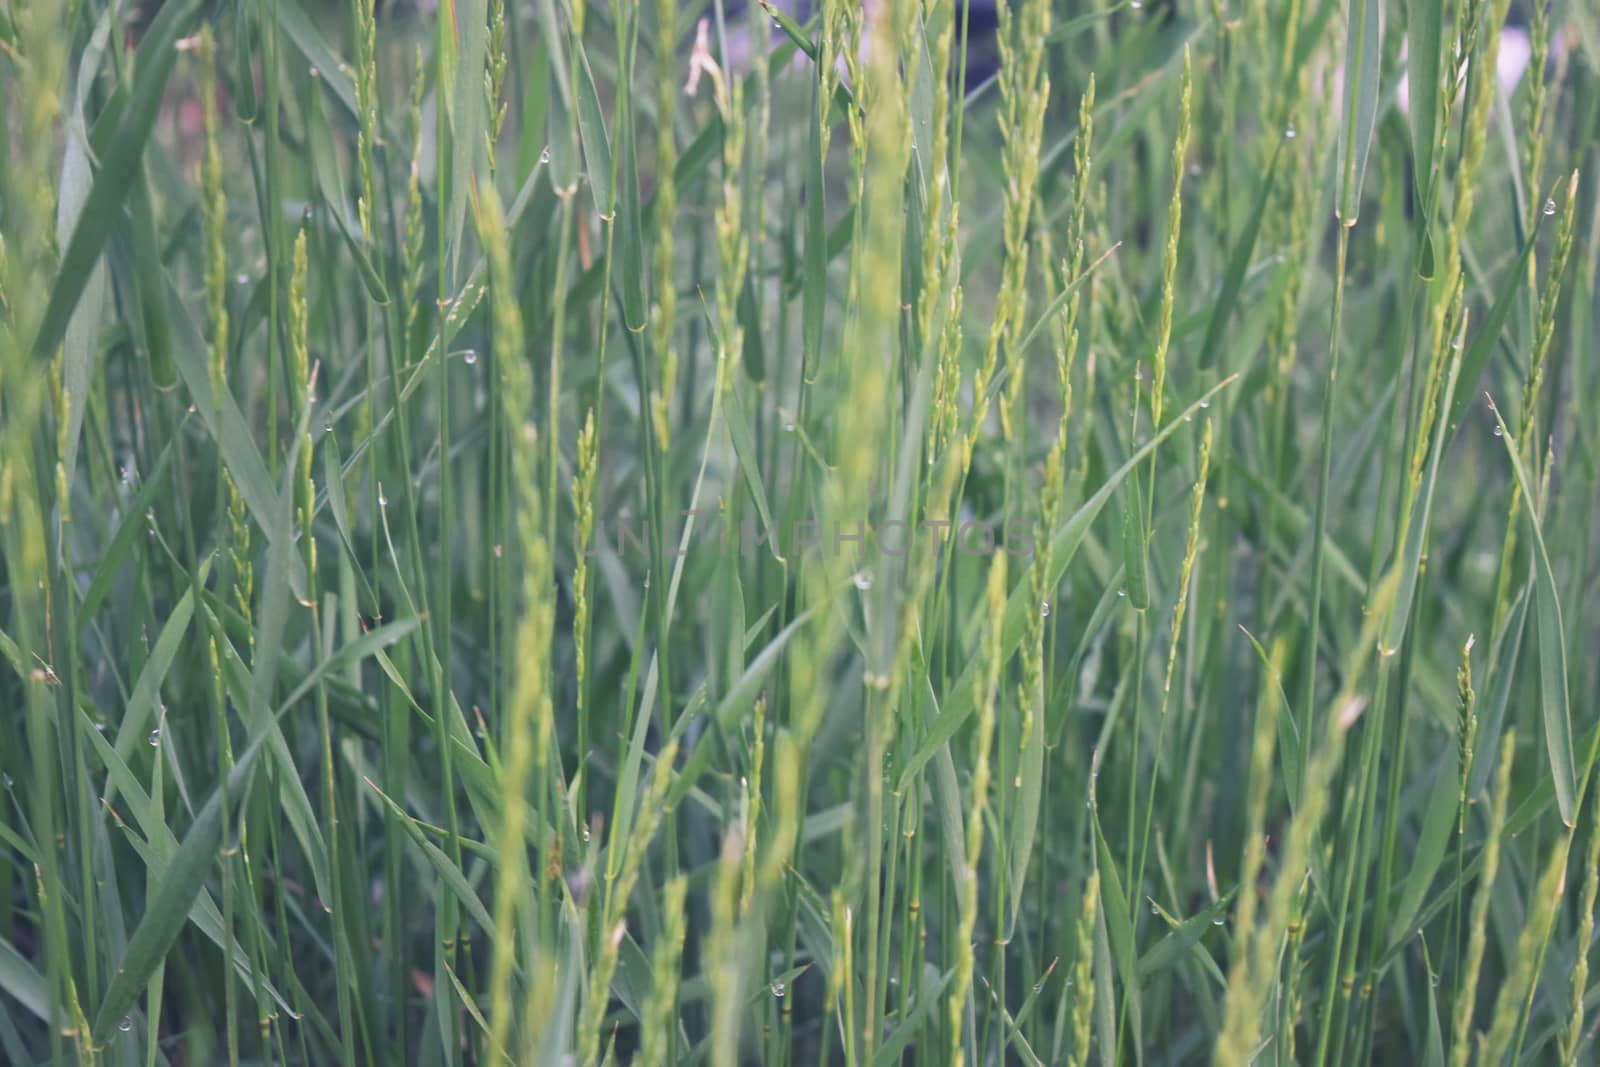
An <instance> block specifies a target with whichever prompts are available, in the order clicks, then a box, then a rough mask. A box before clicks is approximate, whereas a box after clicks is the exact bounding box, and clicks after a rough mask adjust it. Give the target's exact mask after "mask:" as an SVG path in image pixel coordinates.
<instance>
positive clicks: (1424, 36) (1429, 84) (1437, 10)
mask: <svg viewBox="0 0 1600 1067" xmlns="http://www.w3.org/2000/svg"><path fill="white" fill-rule="evenodd" d="M1443 27H1444V0H1408V3H1407V4H1406V54H1407V59H1406V95H1407V98H1408V99H1409V101H1410V106H1411V113H1410V119H1411V159H1412V164H1413V177H1414V179H1415V191H1416V198H1417V200H1416V202H1417V229H1418V230H1419V231H1420V234H1421V245H1422V249H1421V254H1422V260H1421V265H1420V269H1419V273H1420V274H1421V275H1422V277H1424V278H1431V277H1433V274H1434V267H1433V258H1434V257H1433V197H1434V190H1435V188H1436V185H1435V181H1434V176H1433V166H1434V159H1433V156H1434V144H1435V141H1434V130H1435V128H1436V127H1437V124H1438V116H1439V66H1440V63H1439V43H1440V40H1441V37H1442V35H1443Z"/></svg>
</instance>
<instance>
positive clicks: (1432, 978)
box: [1428, 971, 1439, 988]
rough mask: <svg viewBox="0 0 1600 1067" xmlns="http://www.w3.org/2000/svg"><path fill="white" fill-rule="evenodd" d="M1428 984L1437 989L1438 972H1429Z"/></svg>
mask: <svg viewBox="0 0 1600 1067" xmlns="http://www.w3.org/2000/svg"><path fill="white" fill-rule="evenodd" d="M1428 984H1429V985H1431V986H1433V987H1434V988H1438V986H1439V975H1438V972H1436V971H1434V972H1429V974H1428Z"/></svg>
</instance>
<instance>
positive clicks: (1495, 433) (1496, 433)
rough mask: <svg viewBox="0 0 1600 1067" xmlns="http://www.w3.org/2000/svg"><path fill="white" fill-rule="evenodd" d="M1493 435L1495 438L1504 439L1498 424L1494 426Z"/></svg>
mask: <svg viewBox="0 0 1600 1067" xmlns="http://www.w3.org/2000/svg"><path fill="white" fill-rule="evenodd" d="M1494 435H1495V436H1496V437H1504V436H1505V433H1504V432H1503V431H1502V430H1501V429H1500V425H1499V424H1498V423H1496V424H1495V428H1494Z"/></svg>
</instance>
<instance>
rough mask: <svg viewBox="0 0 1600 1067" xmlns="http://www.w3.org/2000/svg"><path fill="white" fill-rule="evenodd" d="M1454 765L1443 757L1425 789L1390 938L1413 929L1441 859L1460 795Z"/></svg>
mask: <svg viewBox="0 0 1600 1067" xmlns="http://www.w3.org/2000/svg"><path fill="white" fill-rule="evenodd" d="M1452 766H1454V764H1453V762H1452V761H1450V760H1445V761H1444V762H1443V764H1442V765H1441V766H1440V768H1439V770H1438V773H1437V774H1435V775H1434V779H1433V788H1432V789H1431V790H1429V792H1428V806H1427V808H1426V809H1425V810H1424V812H1423V815H1422V829H1421V830H1420V831H1419V832H1418V834H1417V842H1416V844H1415V845H1414V846H1413V847H1412V849H1411V852H1410V853H1409V855H1410V861H1409V862H1410V867H1411V873H1410V874H1409V875H1407V876H1406V880H1405V884H1404V885H1403V886H1402V887H1401V889H1400V905H1399V907H1398V908H1396V909H1395V913H1394V922H1393V923H1392V924H1390V927H1389V930H1388V931H1387V934H1386V936H1387V937H1389V938H1390V939H1391V940H1393V941H1401V940H1404V936H1405V931H1407V930H1410V929H1413V923H1415V921H1416V918H1417V912H1418V911H1420V910H1421V909H1422V901H1423V898H1424V897H1426V896H1427V893H1428V887H1429V886H1431V885H1432V884H1433V876H1434V875H1435V874H1437V873H1438V871H1439V864H1441V863H1443V862H1444V855H1445V850H1446V848H1447V846H1448V845H1449V844H1450V839H1451V835H1452V834H1453V833H1454V832H1455V828H1456V822H1455V820H1456V812H1457V808H1458V802H1459V801H1460V796H1461V785H1460V782H1459V781H1457V779H1456V776H1455V775H1453V774H1451V773H1450V769H1451V767H1452Z"/></svg>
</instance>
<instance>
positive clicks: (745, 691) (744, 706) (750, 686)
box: [667, 609, 811, 808]
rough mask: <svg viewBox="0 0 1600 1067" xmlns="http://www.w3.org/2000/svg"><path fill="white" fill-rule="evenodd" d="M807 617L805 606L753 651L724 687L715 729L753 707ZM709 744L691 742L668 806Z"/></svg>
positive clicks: (694, 773) (684, 720)
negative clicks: (731, 682)
mask: <svg viewBox="0 0 1600 1067" xmlns="http://www.w3.org/2000/svg"><path fill="white" fill-rule="evenodd" d="M810 618H811V609H807V610H806V611H804V612H802V613H801V614H800V615H798V616H796V617H795V620H794V621H793V622H791V623H790V624H789V625H788V626H785V627H784V628H783V629H782V630H780V631H778V635H777V636H776V637H774V638H773V639H772V640H771V641H770V642H768V643H767V647H766V648H763V649H762V650H761V651H760V652H759V653H757V654H756V657H755V659H753V660H751V661H750V665H749V666H748V667H746V668H745V670H744V673H743V674H742V675H740V676H739V680H738V681H737V682H735V683H734V685H733V687H732V688H731V689H729V690H728V693H727V695H726V696H724V697H723V698H722V700H721V701H720V702H719V703H718V704H717V708H716V711H715V712H714V713H713V714H712V719H713V721H715V722H716V724H717V726H718V727H719V728H721V729H722V730H730V729H732V728H733V724H734V723H735V722H737V721H738V719H739V717H740V716H741V715H743V714H744V713H745V712H747V711H749V710H750V709H751V708H753V707H754V706H755V701H756V696H757V694H758V693H759V692H760V690H761V683H762V682H764V681H766V678H767V675H768V674H770V673H771V672H772V668H773V667H775V666H777V664H778V657H779V656H780V655H782V653H783V648H784V646H785V645H787V644H788V643H789V638H791V637H793V636H794V634H795V631H796V630H798V629H799V628H800V627H801V626H804V625H805V624H806V622H808V621H809V620H810ZM690 718H691V716H689V715H687V714H685V715H681V716H680V717H679V719H678V727H677V730H676V731H675V732H681V731H682V730H684V729H686V728H687V727H688V724H689V719H690ZM713 747H714V746H713V745H712V744H710V742H709V739H707V738H702V739H701V740H700V743H699V744H697V745H695V746H694V749H693V750H692V751H691V752H690V753H689V758H688V759H686V760H684V761H683V770H681V771H680V772H678V776H677V777H676V778H675V779H673V782H672V788H670V789H668V790H667V806H668V807H669V808H670V807H675V806H676V805H677V803H678V802H679V801H680V800H682V799H683V798H684V796H685V794H687V793H688V792H689V787H690V786H692V785H694V782H695V779H696V778H698V777H699V776H700V774H701V772H702V771H704V770H705V768H706V764H707V763H708V762H710V760H711V753H712V748H713Z"/></svg>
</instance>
